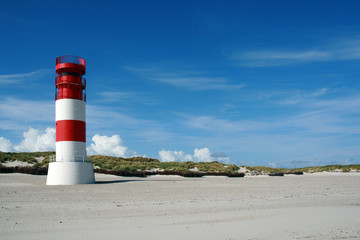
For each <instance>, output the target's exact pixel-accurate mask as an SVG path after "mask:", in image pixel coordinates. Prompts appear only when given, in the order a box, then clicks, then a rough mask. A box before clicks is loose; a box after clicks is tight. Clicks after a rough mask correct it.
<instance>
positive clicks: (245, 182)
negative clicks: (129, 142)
mask: <svg viewBox="0 0 360 240" xmlns="http://www.w3.org/2000/svg"><path fill="white" fill-rule="evenodd" d="M96 181H97V184H94V185H75V186H46V185H45V182H46V176H34V175H24V174H0V196H1V198H0V205H1V207H0V226H1V228H0V229H1V230H0V231H1V232H0V239H224V240H225V239H227V240H230V239H360V174H359V173H333V174H306V175H303V176H291V175H289V176H285V177H245V178H226V177H203V178H183V177H177V176H151V177H148V178H129V177H117V176H111V175H102V174H96Z"/></svg>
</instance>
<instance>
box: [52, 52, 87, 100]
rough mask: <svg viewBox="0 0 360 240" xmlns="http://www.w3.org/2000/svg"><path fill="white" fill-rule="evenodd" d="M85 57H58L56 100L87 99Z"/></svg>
mask: <svg viewBox="0 0 360 240" xmlns="http://www.w3.org/2000/svg"><path fill="white" fill-rule="evenodd" d="M85 69H86V62H85V59H83V58H81V57H76V56H70V55H66V56H61V57H58V58H56V78H55V86H56V93H55V100H58V99H66V98H71V99H79V100H83V101H86V93H85V89H86V79H85V78H84V77H82V76H83V75H85Z"/></svg>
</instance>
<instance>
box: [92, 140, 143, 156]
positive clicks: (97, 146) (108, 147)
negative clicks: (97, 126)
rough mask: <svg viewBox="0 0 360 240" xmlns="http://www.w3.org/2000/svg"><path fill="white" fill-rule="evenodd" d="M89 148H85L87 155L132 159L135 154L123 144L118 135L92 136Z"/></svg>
mask: <svg viewBox="0 0 360 240" xmlns="http://www.w3.org/2000/svg"><path fill="white" fill-rule="evenodd" d="M92 141H93V142H94V143H91V145H90V147H88V148H87V152H88V154H89V155H96V154H100V155H107V156H115V157H133V156H136V155H137V154H136V152H134V151H131V150H129V149H128V148H127V147H125V146H124V145H123V144H124V143H123V141H122V139H121V138H120V136H119V135H113V136H111V137H108V136H101V135H99V134H96V135H95V136H93V138H92Z"/></svg>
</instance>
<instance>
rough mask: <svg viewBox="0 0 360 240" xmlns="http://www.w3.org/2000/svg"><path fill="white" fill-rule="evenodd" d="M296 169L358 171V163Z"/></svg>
mask: <svg viewBox="0 0 360 240" xmlns="http://www.w3.org/2000/svg"><path fill="white" fill-rule="evenodd" d="M296 170H297V171H303V172H307V173H315V172H332V171H336V170H340V171H342V172H350V171H357V172H359V171H360V164H352V165H327V166H320V167H305V168H298V169H296Z"/></svg>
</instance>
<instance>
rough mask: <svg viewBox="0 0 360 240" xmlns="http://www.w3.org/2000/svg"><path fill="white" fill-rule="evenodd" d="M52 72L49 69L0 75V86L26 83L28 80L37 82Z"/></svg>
mask: <svg viewBox="0 0 360 240" xmlns="http://www.w3.org/2000/svg"><path fill="white" fill-rule="evenodd" d="M52 73H53V71H52V70H50V69H39V70H36V71H33V72H29V73H17V74H7V75H0V84H4V85H5V84H16V83H23V82H25V81H26V82H28V81H30V80H37V79H40V78H42V77H44V76H46V75H49V74H52Z"/></svg>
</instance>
